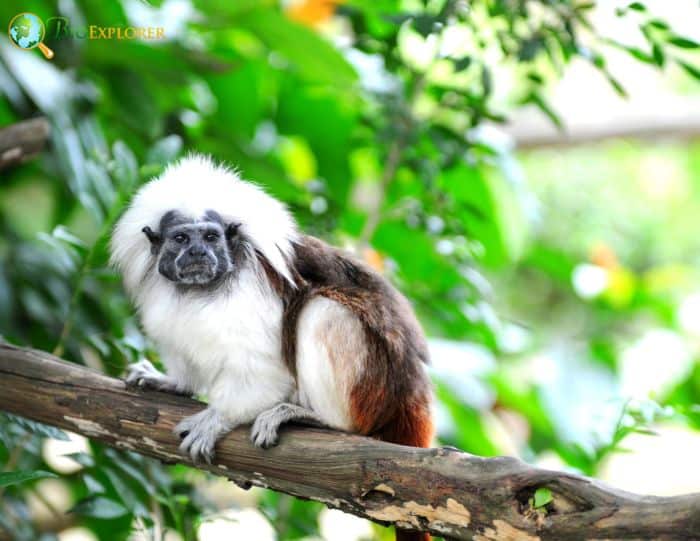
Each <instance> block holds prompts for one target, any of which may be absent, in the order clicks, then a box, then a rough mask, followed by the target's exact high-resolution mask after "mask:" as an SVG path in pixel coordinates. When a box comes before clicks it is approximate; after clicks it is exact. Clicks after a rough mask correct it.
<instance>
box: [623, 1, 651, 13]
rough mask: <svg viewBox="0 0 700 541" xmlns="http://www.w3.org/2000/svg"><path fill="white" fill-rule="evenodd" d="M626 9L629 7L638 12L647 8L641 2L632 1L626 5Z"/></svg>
mask: <svg viewBox="0 0 700 541" xmlns="http://www.w3.org/2000/svg"><path fill="white" fill-rule="evenodd" d="M627 9H631V10H633V11H639V12H644V11H646V10H647V8H646V6H645V5H644V4H642V3H641V2H632V3H631V4H629V5H628V6H627Z"/></svg>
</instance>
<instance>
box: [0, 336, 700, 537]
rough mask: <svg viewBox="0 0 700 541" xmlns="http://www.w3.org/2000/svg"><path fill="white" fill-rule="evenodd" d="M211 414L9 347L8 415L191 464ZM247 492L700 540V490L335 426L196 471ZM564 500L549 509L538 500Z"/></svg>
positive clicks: (367, 508)
mask: <svg viewBox="0 0 700 541" xmlns="http://www.w3.org/2000/svg"><path fill="white" fill-rule="evenodd" d="M202 407H203V405H202V404H201V403H200V402H197V401H195V400H190V399H187V398H183V397H179V396H174V395H169V394H164V393H159V392H154V391H140V390H136V389H131V388H127V387H126V386H125V384H124V382H123V381H122V380H118V379H114V378H110V377H107V376H105V375H103V374H100V373H97V372H94V371H91V370H89V369H87V368H84V367H82V366H78V365H76V364H71V363H67V362H65V361H62V360H60V359H57V358H56V357H53V356H51V355H49V354H47V353H44V352H40V351H35V350H29V349H23V348H17V347H14V346H10V345H6V344H0V409H3V410H6V411H8V412H11V413H15V414H18V415H21V416H24V417H27V418H30V419H34V420H37V421H42V422H44V423H48V424H52V425H55V426H58V427H61V428H65V429H68V430H72V431H75V432H78V433H81V434H84V435H85V436H88V437H90V438H93V439H95V440H99V441H102V442H105V443H107V444H109V445H112V446H114V447H117V448H121V449H130V450H132V451H136V452H139V453H142V454H144V455H149V456H152V457H155V458H158V459H160V460H162V461H164V462H168V463H174V462H181V463H189V461H188V459H187V458H185V457H183V456H181V455H180V454H179V453H178V451H177V446H178V443H179V441H178V439H177V438H176V437H175V436H174V435H173V434H172V429H173V427H174V426H175V424H176V423H177V422H178V421H179V420H180V419H181V418H182V417H183V416H185V415H191V414H192V413H195V412H197V411H198V410H200V409H201V408H202ZM196 467H199V468H201V469H205V470H209V471H211V472H212V473H215V474H217V475H222V476H225V477H228V478H229V479H231V480H232V481H234V482H236V483H238V484H241V485H244V486H245V485H247V486H250V485H255V486H262V487H267V488H271V489H273V490H278V491H281V492H286V493H288V494H292V495H294V496H298V497H301V498H308V499H312V500H317V501H320V502H323V503H325V504H327V505H329V506H330V507H335V508H339V509H342V510H343V511H347V512H349V513H353V514H355V515H358V516H361V517H366V518H369V519H371V520H374V521H376V522H380V523H384V524H389V523H393V524H396V525H399V526H401V527H403V528H413V529H418V530H425V531H429V532H431V533H433V534H435V535H443V536H448V537H450V538H455V539H474V540H477V541H513V540H527V541H535V540H543V541H544V540H556V541H567V540H581V539H590V540H593V539H596V540H603V539H608V540H610V539H665V540H671V539H673V540H676V539H688V540H689V539H699V538H700V494H695V495H687V496H679V497H673V498H660V497H651V496H638V495H634V494H630V493H626V492H623V491H620V490H616V489H613V488H610V487H607V486H605V485H604V484H602V483H600V482H598V481H595V480H593V479H588V478H585V477H580V476H577V475H572V474H568V473H561V472H554V471H547V470H542V469H538V468H533V467H531V466H528V465H526V464H525V463H523V462H521V461H519V460H517V459H515V458H507V457H499V458H480V457H477V456H472V455H469V454H466V453H463V452H460V451H457V450H453V449H445V448H442V449H413V448H409V447H403V446H399V445H392V444H387V443H383V442H378V441H375V440H372V439H368V438H362V437H358V436H353V435H348V434H342V433H339V432H333V431H329V430H319V429H311V428H300V427H289V428H286V429H284V431H283V434H282V438H281V443H280V445H279V446H277V447H275V448H273V449H270V450H261V449H256V448H255V447H254V446H253V445H252V444H251V443H250V442H249V440H248V430H247V427H242V428H240V429H237V430H234V431H233V432H232V433H231V434H229V435H228V436H227V437H226V438H225V439H224V440H222V441H221V442H220V444H219V445H218V446H217V456H216V460H215V464H213V465H211V466H209V465H196ZM539 487H547V488H549V489H550V490H551V491H552V494H553V495H554V499H553V501H552V502H551V503H550V504H548V505H547V506H546V507H545V508H544V509H539V510H535V509H532V508H531V506H530V505H529V504H528V500H529V498H530V497H531V496H532V494H533V493H534V491H535V490H536V489H537V488H539Z"/></svg>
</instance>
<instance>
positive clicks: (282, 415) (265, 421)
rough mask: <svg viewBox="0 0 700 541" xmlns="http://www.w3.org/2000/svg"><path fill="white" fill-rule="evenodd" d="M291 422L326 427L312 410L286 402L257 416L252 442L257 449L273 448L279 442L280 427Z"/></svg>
mask: <svg viewBox="0 0 700 541" xmlns="http://www.w3.org/2000/svg"><path fill="white" fill-rule="evenodd" d="M291 421H299V422H301V423H304V424H306V425H311V426H321V427H323V426H326V425H325V424H324V423H323V421H321V419H319V417H318V415H316V414H315V413H314V412H313V411H311V410H310V409H306V408H304V407H302V406H297V405H296V404H289V403H287V402H285V403H283V404H277V405H276V406H275V407H274V408H270V409H269V410H267V411H263V412H262V413H261V414H260V415H258V416H257V418H256V419H255V422H254V423H253V428H252V429H251V430H250V441H252V442H253V444H255V446H256V447H262V448H263V449H267V448H268V447H272V446H274V445H276V444H277V441H278V440H279V428H280V426H282V425H283V424H285V423H289V422H291Z"/></svg>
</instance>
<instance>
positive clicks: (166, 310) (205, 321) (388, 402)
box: [111, 155, 433, 540]
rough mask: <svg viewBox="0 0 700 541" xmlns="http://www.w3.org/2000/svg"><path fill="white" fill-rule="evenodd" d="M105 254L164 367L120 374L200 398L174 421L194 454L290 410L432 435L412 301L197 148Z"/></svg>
mask: <svg viewBox="0 0 700 541" xmlns="http://www.w3.org/2000/svg"><path fill="white" fill-rule="evenodd" d="M111 252H112V262H113V263H114V264H115V265H116V267H117V268H118V269H119V270H120V271H121V273H122V275H123V278H124V283H125V287H126V289H127V291H128V292H129V294H130V295H131V296H132V298H133V300H134V302H135V304H136V306H137V308H138V311H139V314H140V316H141V321H142V324H143V327H144V329H145V331H146V333H147V334H148V335H149V336H150V337H151V339H152V340H153V341H154V342H155V344H156V345H157V347H158V350H159V353H160V356H161V359H162V361H163V364H164V365H165V366H166V368H167V375H166V374H163V373H161V372H159V371H157V370H156V369H155V368H154V367H153V365H152V364H151V363H150V362H149V361H146V360H144V361H141V362H139V363H137V364H135V365H132V366H131V367H130V370H129V374H128V377H127V381H128V382H129V383H131V384H135V385H138V386H141V387H147V388H155V389H159V390H167V391H173V392H178V393H184V394H197V395H204V396H206V397H207V399H208V407H207V408H206V409H205V410H203V411H202V412H200V413H198V414H196V415H193V416H191V417H187V418H185V419H183V420H182V421H181V422H180V423H179V424H178V425H177V427H176V429H175V432H176V434H178V435H179V436H180V437H181V438H182V444H181V446H180V449H181V450H182V451H183V452H184V453H188V454H189V455H190V456H191V457H192V459H193V460H195V461H197V460H201V459H204V460H207V461H211V459H212V457H213V453H214V447H215V444H216V442H217V440H218V439H220V438H221V437H222V436H223V435H224V434H226V433H227V432H228V431H230V430H231V429H232V428H234V427H236V426H238V425H241V424H245V423H252V430H251V439H252V441H253V443H254V444H255V445H258V446H261V447H267V446H270V445H274V444H275V443H276V442H277V438H278V431H279V428H280V425H282V424H283V423H286V422H288V421H293V420H297V421H301V422H310V423H312V424H322V425H325V426H328V427H331V428H336V429H340V430H345V431H349V432H355V433H358V434H364V435H367V436H371V437H375V438H378V439H381V440H384V441H388V442H394V443H399V444H404V445H410V446H414V447H427V446H429V445H430V441H431V438H432V435H433V424H432V421H431V415H430V405H431V389H430V384H429V380H428V376H427V375H426V372H425V369H424V363H426V362H427V360H428V352H427V348H426V343H425V338H424V336H423V333H422V331H421V328H420V326H419V324H418V322H417V321H416V318H415V316H414V314H413V311H412V309H411V306H410V305H409V303H408V301H407V300H406V299H405V298H404V297H403V296H402V295H401V294H400V293H398V291H396V289H394V288H393V287H392V286H391V285H390V284H389V283H388V282H387V281H386V280H385V279H384V278H382V277H381V276H380V275H379V274H377V273H376V272H374V271H373V270H371V269H370V268H369V267H368V266H366V265H364V264H363V263H361V262H359V261H356V260H355V259H353V258H352V257H351V256H349V255H348V254H346V253H344V252H342V251H340V250H337V249H335V248H333V247H331V246H329V245H327V244H325V243H324V242H322V241H320V240H319V239H316V238H314V237H311V236H307V235H303V234H301V233H300V232H299V231H298V229H297V227H296V225H295V222H294V220H293V219H292V217H291V215H290V214H289V212H288V211H287V210H286V208H285V207H284V205H283V204H282V203H280V202H279V201H277V200H276V199H274V198H273V197H271V196H270V195H268V194H266V193H265V192H264V191H263V190H262V189H261V188H259V187H258V186H256V185H254V184H251V183H249V182H245V181H243V180H242V179H241V178H240V177H239V176H238V174H237V173H236V172H234V171H232V170H230V169H227V168H225V167H222V166H219V165H216V164H214V163H213V162H212V161H211V160H210V159H208V158H206V157H203V156H198V155H193V156H189V157H187V158H184V159H183V160H181V161H179V162H177V163H175V164H174V165H171V166H170V167H168V168H167V169H166V171H165V172H164V173H163V174H162V175H161V176H160V177H158V178H156V179H154V180H152V181H150V182H148V183H147V184H145V185H144V186H143V187H142V188H141V189H140V190H139V191H138V193H136V195H135V197H134V199H133V201H132V203H131V205H130V206H129V208H128V209H127V210H126V212H125V213H124V214H123V216H122V217H121V218H120V220H119V222H118V223H117V225H116V228H115V230H114V234H113V237H112V241H111ZM398 536H399V537H398V538H399V539H404V540H409V539H425V538H426V537H425V535H424V534H416V533H411V532H400V533H399V534H398Z"/></svg>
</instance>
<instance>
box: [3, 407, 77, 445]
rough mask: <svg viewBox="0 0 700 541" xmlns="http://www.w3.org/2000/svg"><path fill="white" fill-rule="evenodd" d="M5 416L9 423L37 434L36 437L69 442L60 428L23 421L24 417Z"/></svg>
mask: <svg viewBox="0 0 700 541" xmlns="http://www.w3.org/2000/svg"><path fill="white" fill-rule="evenodd" d="M6 415H7V418H8V419H9V420H10V421H11V422H13V423H16V424H18V425H20V426H21V427H22V428H24V429H26V430H28V431H30V432H32V433H34V434H37V435H38V436H45V437H47V438H53V439H55V440H61V441H70V438H69V437H68V434H66V433H65V432H64V431H63V430H61V429H60V428H56V427H54V426H49V425H45V424H44V423H39V422H37V421H31V420H29V419H25V418H24V417H17V416H16V415H11V414H9V413H7V414H6Z"/></svg>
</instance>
